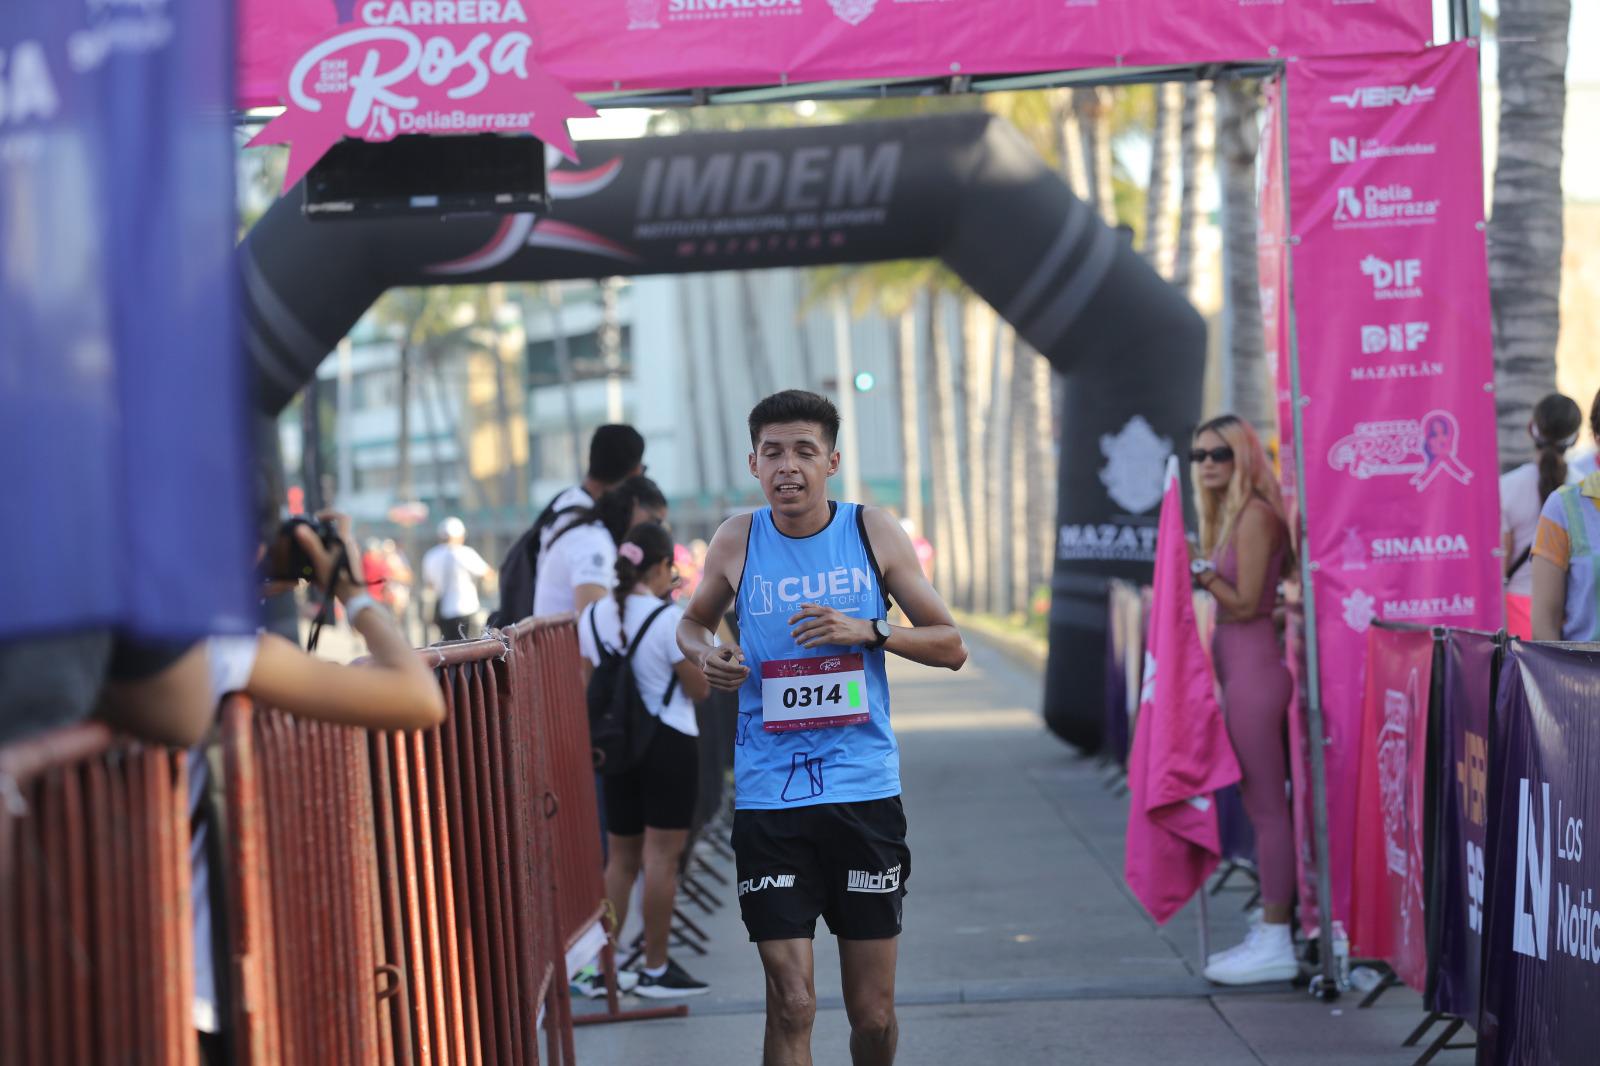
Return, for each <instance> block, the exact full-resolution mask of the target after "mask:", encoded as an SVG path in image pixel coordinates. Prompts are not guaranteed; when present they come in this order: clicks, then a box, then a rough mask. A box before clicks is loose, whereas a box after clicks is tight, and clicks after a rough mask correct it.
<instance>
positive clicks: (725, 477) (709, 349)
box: [685, 277, 738, 514]
mask: <svg viewBox="0 0 1600 1066" xmlns="http://www.w3.org/2000/svg"><path fill="white" fill-rule="evenodd" d="M700 280H701V282H702V283H703V284H704V286H705V324H706V343H705V352H706V362H707V363H708V368H707V373H706V377H707V378H708V379H709V380H710V382H711V402H712V405H713V412H712V420H713V423H714V424H715V426H716V428H717V444H718V447H719V448H720V449H721V458H720V459H719V460H718V463H717V469H718V471H719V474H718V481H719V484H718V486H717V511H718V513H719V514H720V513H722V512H725V511H726V510H727V509H728V494H729V493H730V492H732V491H733V479H734V473H735V471H736V469H737V466H738V464H737V462H736V461H735V457H734V451H733V437H732V436H730V435H729V433H728V412H729V407H728V403H729V400H730V397H729V396H728V374H727V371H726V369H725V368H724V367H723V364H722V340H721V337H720V336H719V334H718V332H717V309H716V280H715V279H714V278H710V277H702V278H701V279H700ZM685 283H686V284H687V280H686V282H685Z"/></svg>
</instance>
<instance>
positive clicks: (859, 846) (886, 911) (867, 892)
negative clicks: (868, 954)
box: [733, 796, 911, 943]
mask: <svg viewBox="0 0 1600 1066" xmlns="http://www.w3.org/2000/svg"><path fill="white" fill-rule="evenodd" d="M733 850H734V853H735V854H736V855H737V856H738V869H739V913H740V914H741V915H742V916H743V918H744V925H745V928H746V929H747V930H749V933H750V939H751V940H752V941H755V942H758V943H759V942H760V941H763V940H798V939H804V940H810V939H812V938H813V937H815V936H816V930H817V915H819V914H820V915H822V917H823V918H824V920H826V921H827V923H828V928H829V929H830V930H832V931H833V935H834V936H837V937H840V938H842V939H844V940H886V939H888V938H890V937H896V936H899V935H900V911H901V901H902V900H903V899H904V898H905V894H906V882H907V881H908V880H909V879H910V877H911V851H910V849H909V848H907V847H906V812H905V807H903V806H902V805H901V803H900V797H899V796H891V797H890V798H888V799H880V800H869V801H867V802H864V803H822V804H817V805H815V806H811V807H790V808H787V809H784V810H771V811H765V810H762V811H757V810H741V811H736V812H734V816H733Z"/></svg>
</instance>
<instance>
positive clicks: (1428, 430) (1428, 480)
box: [1328, 411, 1472, 492]
mask: <svg viewBox="0 0 1600 1066" xmlns="http://www.w3.org/2000/svg"><path fill="white" fill-rule="evenodd" d="M1460 447H1461V425H1460V423H1459V422H1458V421H1457V420H1456V416H1455V415H1453V414H1451V413H1450V412H1449V411H1429V412H1428V413H1427V414H1426V415H1424V416H1422V417H1421V418H1400V419H1391V420H1389V421H1385V422H1358V423H1356V425H1355V428H1354V430H1353V431H1352V432H1351V433H1349V434H1348V435H1347V436H1345V437H1343V438H1341V439H1340V440H1339V441H1338V443H1336V444H1334V446H1333V447H1332V448H1331V449H1329V451H1328V465H1329V466H1331V467H1333V469H1335V470H1345V471H1348V472H1349V474H1350V476H1351V477H1354V478H1355V479H1356V480H1358V481H1366V480H1367V479H1368V478H1374V477H1397V476H1401V475H1410V478H1411V485H1412V487H1413V488H1415V489H1416V490H1417V491H1418V492H1423V491H1425V490H1426V489H1427V488H1428V486H1430V485H1432V484H1433V483H1434V482H1435V481H1437V480H1438V479H1439V475H1440V474H1446V475H1448V476H1449V477H1451V478H1453V479H1455V480H1456V481H1458V482H1460V483H1461V484H1463V485H1466V484H1469V483H1470V482H1471V481H1472V471H1471V470H1469V469H1468V468H1467V466H1466V464H1465V463H1463V462H1462V461H1461V458H1460V456H1459V454H1458V452H1459V450H1460Z"/></svg>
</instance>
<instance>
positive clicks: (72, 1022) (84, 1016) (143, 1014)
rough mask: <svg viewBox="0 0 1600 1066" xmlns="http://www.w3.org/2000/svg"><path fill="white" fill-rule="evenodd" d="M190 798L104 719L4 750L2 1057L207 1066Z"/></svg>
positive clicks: (0, 763) (166, 758)
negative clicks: (192, 905)
mask: <svg viewBox="0 0 1600 1066" xmlns="http://www.w3.org/2000/svg"><path fill="white" fill-rule="evenodd" d="M187 797H188V788H187V779H186V776H185V773H184V765H183V759H182V756H181V755H175V754H174V753H171V752H167V751H161V750H152V749H149V748H143V747H137V746H123V745H114V744H113V742H112V737H111V734H110V732H109V731H108V730H106V729H105V728H104V727H101V726H97V725H86V726H78V727H74V728H71V729H66V730H61V731H59V732H56V733H51V734H47V735H45V736H43V737H39V738H36V739H33V740H29V741H25V742H23V743H20V744H16V745H12V746H10V747H8V748H6V749H4V750H3V751H0V1062H6V1063H13V1062H14V1063H58V1062H59V1063H73V1064H75V1066H77V1064H85V1066H96V1064H102V1063H103V1064H107V1066H110V1064H112V1063H115V1064H118V1066H122V1064H136V1066H142V1064H158V1066H195V1064H196V1063H197V1062H198V1054H199V1053H198V1047H197V1045H196V1042H195V1036H194V1030H193V1028H192V1024H193V1023H192V1021H191V1009H192V1008H191V1003H192V1000H193V996H194V988H193V976H194V975H193V947H192V940H191V931H190V913H189V855H188V841H189V830H188V821H189V820H188V814H187Z"/></svg>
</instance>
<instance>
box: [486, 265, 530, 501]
mask: <svg viewBox="0 0 1600 1066" xmlns="http://www.w3.org/2000/svg"><path fill="white" fill-rule="evenodd" d="M485 288H486V292H485V297H486V301H487V303H486V307H487V310H488V317H489V323H488V324H489V336H490V337H492V338H493V348H492V350H491V351H490V353H489V354H490V356H491V357H492V358H493V359H494V417H495V422H496V424H497V427H498V436H499V438H500V457H501V461H502V462H503V463H504V464H505V465H504V466H503V467H502V468H501V470H500V482H501V485H500V492H501V499H500V506H501V507H505V508H511V507H515V506H516V505H517V503H518V497H519V496H520V495H521V493H519V492H518V490H517V485H518V483H519V482H520V481H521V480H522V478H521V477H520V476H519V471H518V469H517V449H516V439H515V436H514V434H513V433H512V431H511V427H512V421H513V420H512V416H511V412H512V407H511V391H512V386H511V385H510V383H509V381H508V380H507V377H508V374H507V369H506V357H507V355H508V354H509V353H510V350H511V346H510V345H509V344H507V343H506V341H507V338H506V336H505V334H504V333H503V331H502V327H501V324H500V319H501V309H502V308H503V307H504V306H505V302H506V294H505V286H504V285H489V286H486V287H485ZM524 346H526V342H524ZM519 391H520V390H519Z"/></svg>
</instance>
